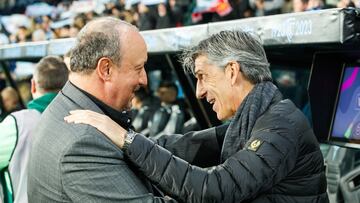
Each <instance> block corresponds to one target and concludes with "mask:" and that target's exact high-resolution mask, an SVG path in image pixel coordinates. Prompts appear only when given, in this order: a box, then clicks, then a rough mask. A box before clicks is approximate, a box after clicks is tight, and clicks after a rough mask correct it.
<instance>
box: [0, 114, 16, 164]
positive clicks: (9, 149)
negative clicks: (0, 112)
mask: <svg viewBox="0 0 360 203" xmlns="http://www.w3.org/2000/svg"><path fill="white" fill-rule="evenodd" d="M0 132H1V133H0V140H1V142H0V170H2V169H3V168H5V167H7V166H8V165H9V162H10V159H11V156H12V154H13V152H14V150H15V147H16V142H17V125H16V119H15V117H13V116H12V115H9V116H7V117H6V118H5V119H4V120H3V121H2V122H1V123H0Z"/></svg>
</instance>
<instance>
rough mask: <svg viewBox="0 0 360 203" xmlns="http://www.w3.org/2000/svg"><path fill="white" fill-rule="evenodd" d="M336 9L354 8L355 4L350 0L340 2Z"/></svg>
mask: <svg viewBox="0 0 360 203" xmlns="http://www.w3.org/2000/svg"><path fill="white" fill-rule="evenodd" d="M336 7H337V8H347V7H355V3H354V2H353V1H352V0H340V1H339V2H338V3H337V4H336Z"/></svg>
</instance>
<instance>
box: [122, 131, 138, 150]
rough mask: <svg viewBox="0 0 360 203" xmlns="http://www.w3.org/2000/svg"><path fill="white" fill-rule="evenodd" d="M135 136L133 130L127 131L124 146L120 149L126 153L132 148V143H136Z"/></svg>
mask: <svg viewBox="0 0 360 203" xmlns="http://www.w3.org/2000/svg"><path fill="white" fill-rule="evenodd" d="M135 136H136V132H134V131H133V130H131V129H130V130H129V131H127V132H126V133H125V135H124V139H123V142H122V146H121V147H120V148H121V149H122V150H124V151H126V150H127V149H128V148H129V147H130V145H131V143H132V142H133V141H134V139H135Z"/></svg>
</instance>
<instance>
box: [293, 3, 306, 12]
mask: <svg viewBox="0 0 360 203" xmlns="http://www.w3.org/2000/svg"><path fill="white" fill-rule="evenodd" d="M308 3H309V0H293V9H294V12H303V11H306V10H307V7H308Z"/></svg>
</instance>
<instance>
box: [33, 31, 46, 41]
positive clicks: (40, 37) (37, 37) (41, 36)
mask: <svg viewBox="0 0 360 203" xmlns="http://www.w3.org/2000/svg"><path fill="white" fill-rule="evenodd" d="M31 39H32V41H33V42H37V41H45V40H46V33H45V31H44V30H43V29H37V30H35V31H34V32H33V33H32V37H31Z"/></svg>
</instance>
